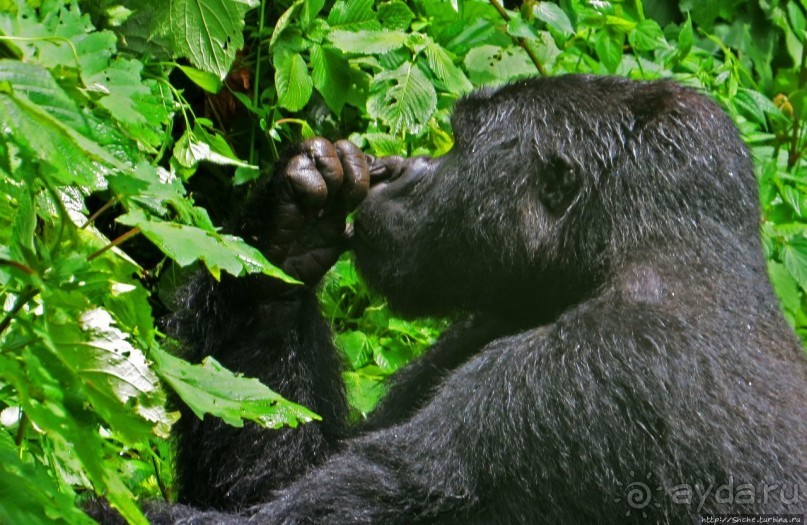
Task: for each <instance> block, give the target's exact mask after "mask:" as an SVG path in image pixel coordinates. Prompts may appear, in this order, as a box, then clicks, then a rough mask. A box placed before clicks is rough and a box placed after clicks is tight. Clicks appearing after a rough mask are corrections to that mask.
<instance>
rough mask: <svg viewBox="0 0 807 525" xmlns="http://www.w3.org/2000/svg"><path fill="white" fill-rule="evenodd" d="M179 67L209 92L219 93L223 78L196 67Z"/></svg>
mask: <svg viewBox="0 0 807 525" xmlns="http://www.w3.org/2000/svg"><path fill="white" fill-rule="evenodd" d="M179 69H180V70H182V72H183V73H185V75H186V76H187V77H188V78H189V79H190V80H191V81H192V82H193V83H194V84H196V85H197V86H199V87H200V88H202V89H204V90H205V91H207V92H208V93H214V94H215V93H218V92H219V90H220V89H221V86H222V81H221V79H220V78H219V77H218V76H216V75H215V74H213V73H209V72H207V71H199V70H198V69H196V68H195V67H190V66H179Z"/></svg>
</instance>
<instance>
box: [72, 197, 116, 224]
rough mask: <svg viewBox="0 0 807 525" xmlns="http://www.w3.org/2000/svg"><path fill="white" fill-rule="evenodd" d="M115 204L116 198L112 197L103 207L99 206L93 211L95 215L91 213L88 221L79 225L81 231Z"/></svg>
mask: <svg viewBox="0 0 807 525" xmlns="http://www.w3.org/2000/svg"><path fill="white" fill-rule="evenodd" d="M116 202H118V198H117V197H112V198H111V199H109V200H108V201H106V203H105V204H104V205H103V206H101V207H100V208H98V209H97V210H96V211H95V213H93V214H92V215H90V218H89V219H87V222H85V223H84V224H82V225H81V229H82V230H83V229H84V228H86V227H87V226H89V225H90V224H92V223H93V222H95V219H97V218H98V217H99V216H100V215H101V214H102V213H104V212H105V211H107V210H108V209H109V208H111V207H112V206H114V205H115V203H116Z"/></svg>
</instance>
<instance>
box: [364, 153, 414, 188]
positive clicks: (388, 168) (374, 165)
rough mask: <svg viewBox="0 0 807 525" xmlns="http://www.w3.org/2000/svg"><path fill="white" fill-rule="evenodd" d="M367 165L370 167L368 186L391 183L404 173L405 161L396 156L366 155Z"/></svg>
mask: <svg viewBox="0 0 807 525" xmlns="http://www.w3.org/2000/svg"><path fill="white" fill-rule="evenodd" d="M366 157H367V165H368V166H369V167H370V186H371V187H372V186H375V185H376V184H379V183H381V182H391V181H392V180H394V179H397V178H398V177H400V176H401V174H402V173H403V172H404V164H405V159H404V158H403V157H399V156H397V155H393V156H390V157H375V156H373V155H367V156H366Z"/></svg>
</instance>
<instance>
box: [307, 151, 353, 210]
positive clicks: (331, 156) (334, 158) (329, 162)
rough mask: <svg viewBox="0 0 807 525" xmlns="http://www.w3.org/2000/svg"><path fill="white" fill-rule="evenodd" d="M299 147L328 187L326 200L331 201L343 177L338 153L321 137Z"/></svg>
mask: <svg viewBox="0 0 807 525" xmlns="http://www.w3.org/2000/svg"><path fill="white" fill-rule="evenodd" d="M301 147H302V148H303V151H305V152H306V153H307V154H308V156H309V157H310V158H311V159H313V160H314V162H315V164H316V167H317V171H319V174H320V176H321V177H322V178H323V179H324V180H325V184H326V185H327V187H328V200H331V199H332V198H333V197H334V196H335V195H336V191H337V190H338V189H339V187H340V186H341V185H342V177H343V175H344V172H343V171H342V163H341V162H339V153H338V152H337V151H336V148H335V147H334V145H333V144H331V143H330V142H329V141H328V140H325V139H324V138H322V137H316V138H313V139H309V140H306V141H305V142H303V144H302V146H301Z"/></svg>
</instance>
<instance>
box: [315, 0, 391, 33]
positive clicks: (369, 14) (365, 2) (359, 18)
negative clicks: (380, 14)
mask: <svg viewBox="0 0 807 525" xmlns="http://www.w3.org/2000/svg"><path fill="white" fill-rule="evenodd" d="M328 25H329V26H331V27H332V28H335V29H337V28H338V29H345V30H350V31H358V30H360V29H378V28H379V25H380V24H379V23H378V20H377V19H376V15H375V13H373V0H338V1H337V2H336V3H334V4H333V8H332V9H331V12H330V13H329V14H328Z"/></svg>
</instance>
